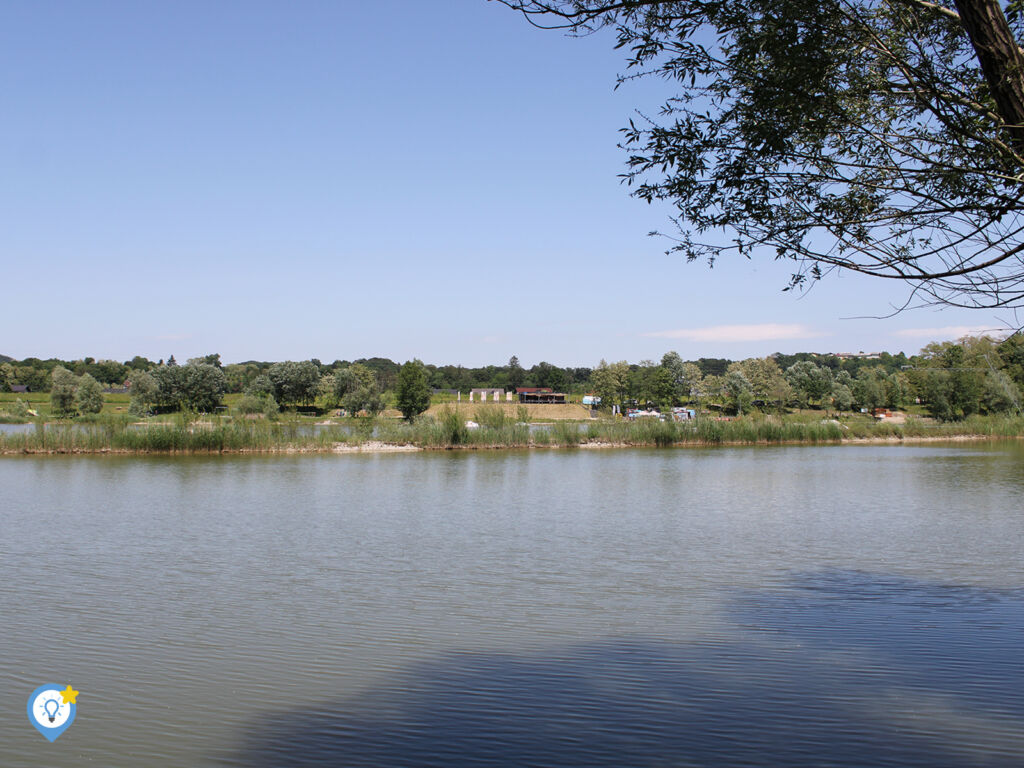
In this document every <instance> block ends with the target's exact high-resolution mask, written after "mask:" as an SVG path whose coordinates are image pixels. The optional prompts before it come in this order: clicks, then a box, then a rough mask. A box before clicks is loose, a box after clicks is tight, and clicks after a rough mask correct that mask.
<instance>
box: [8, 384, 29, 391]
mask: <svg viewBox="0 0 1024 768" xmlns="http://www.w3.org/2000/svg"><path fill="white" fill-rule="evenodd" d="M11 392H28V385H27V384H11Z"/></svg>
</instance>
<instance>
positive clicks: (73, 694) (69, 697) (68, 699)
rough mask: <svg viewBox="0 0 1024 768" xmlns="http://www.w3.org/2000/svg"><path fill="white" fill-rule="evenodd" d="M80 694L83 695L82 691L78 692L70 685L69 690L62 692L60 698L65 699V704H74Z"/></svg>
mask: <svg viewBox="0 0 1024 768" xmlns="http://www.w3.org/2000/svg"><path fill="white" fill-rule="evenodd" d="M79 693H81V691H76V690H75V689H74V688H72V687H71V686H70V685H69V686H68V687H67V688H65V689H64V690H63V691H61V692H60V697H61V698H62V699H64V703H65V704H74V703H75V699H76V698H78V694H79Z"/></svg>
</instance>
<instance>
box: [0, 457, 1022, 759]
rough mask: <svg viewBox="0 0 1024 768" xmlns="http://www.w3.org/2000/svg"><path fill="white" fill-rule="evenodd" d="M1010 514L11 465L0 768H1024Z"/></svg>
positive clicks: (704, 463)
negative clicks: (65, 715)
mask: <svg viewBox="0 0 1024 768" xmlns="http://www.w3.org/2000/svg"><path fill="white" fill-rule="evenodd" d="M1022 499H1024V449H1022V446H1021V445H1020V444H1017V443H1003V444H985V445H976V444H961V445H960V446H946V447H936V446H927V447H923V446H916V447H915V446H843V447H784V448H758V449H731V448H730V449H715V450H693V449H679V450H664V451H654V450H651V451H647V450H630V451H605V452H596V451H582V450H580V451H568V450H563V451H532V452H521V453H515V452H494V453H485V452H481V453H455V454H450V453H447V454H446V453H430V454H414V455H375V456H374V455H370V456H296V457H289V456H274V457H266V456H262V457H261V456H232V457H203V458H172V457H161V458H137V457H132V458H123V457H121V458H116V457H45V458H4V459H2V460H0V766H4V767H5V768H7V766H22V765H24V766H37V765H51V766H65V765H67V766H71V765H83V764H95V765H102V766H111V767H114V768H117V767H119V766H139V765H147V766H260V767H262V766H266V767H267V768H269V767H270V766H313V765H337V766H503V765H509V766H719V765H726V766H728V765H737V766H739V765H743V766H775V765H786V766H818V765H833V766H859V765H865V764H871V765H883V766H885V765H892V766H897V765H901V766H902V765H908V766H975V765H993V766H1020V765H1024V657H1022V656H1024V654H1022V652H1024V503H1022ZM50 682H52V683H59V684H61V686H63V685H64V684H66V683H71V684H72V685H73V686H74V687H75V688H77V689H78V690H80V691H81V692H82V693H81V694H80V696H79V699H78V715H77V720H76V722H75V724H74V725H73V726H72V728H71V729H69V730H68V731H67V732H66V733H65V734H64V735H63V736H62V737H61V739H60V740H58V741H57V742H56V743H55V744H49V743H48V742H46V741H45V740H44V739H43V738H42V737H41V736H40V735H39V734H38V733H36V731H35V730H34V729H33V728H32V727H31V726H30V725H29V723H28V720H27V718H26V716H25V702H26V699H27V697H28V694H29V693H30V692H31V691H32V690H33V689H34V688H36V687H37V686H38V685H41V684H42V683H50Z"/></svg>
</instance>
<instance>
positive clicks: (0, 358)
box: [0, 355, 14, 363]
mask: <svg viewBox="0 0 1024 768" xmlns="http://www.w3.org/2000/svg"><path fill="white" fill-rule="evenodd" d="M13 362H14V358H13V357H8V356H7V355H0V363H13Z"/></svg>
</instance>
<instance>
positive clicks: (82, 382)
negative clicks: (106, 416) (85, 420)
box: [75, 373, 103, 413]
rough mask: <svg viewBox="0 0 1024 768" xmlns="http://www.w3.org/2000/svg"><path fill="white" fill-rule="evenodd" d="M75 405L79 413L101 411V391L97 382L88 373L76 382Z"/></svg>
mask: <svg viewBox="0 0 1024 768" xmlns="http://www.w3.org/2000/svg"><path fill="white" fill-rule="evenodd" d="M75 405H76V406H77V407H78V410H79V412H80V413H99V412H100V411H102V410H103V390H102V389H101V388H100V384H99V382H98V381H96V379H94V378H93V377H92V376H90V375H89V374H88V373H86V374H85V375H83V376H82V377H81V378H80V379H79V380H78V386H77V387H76V389H75Z"/></svg>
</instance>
